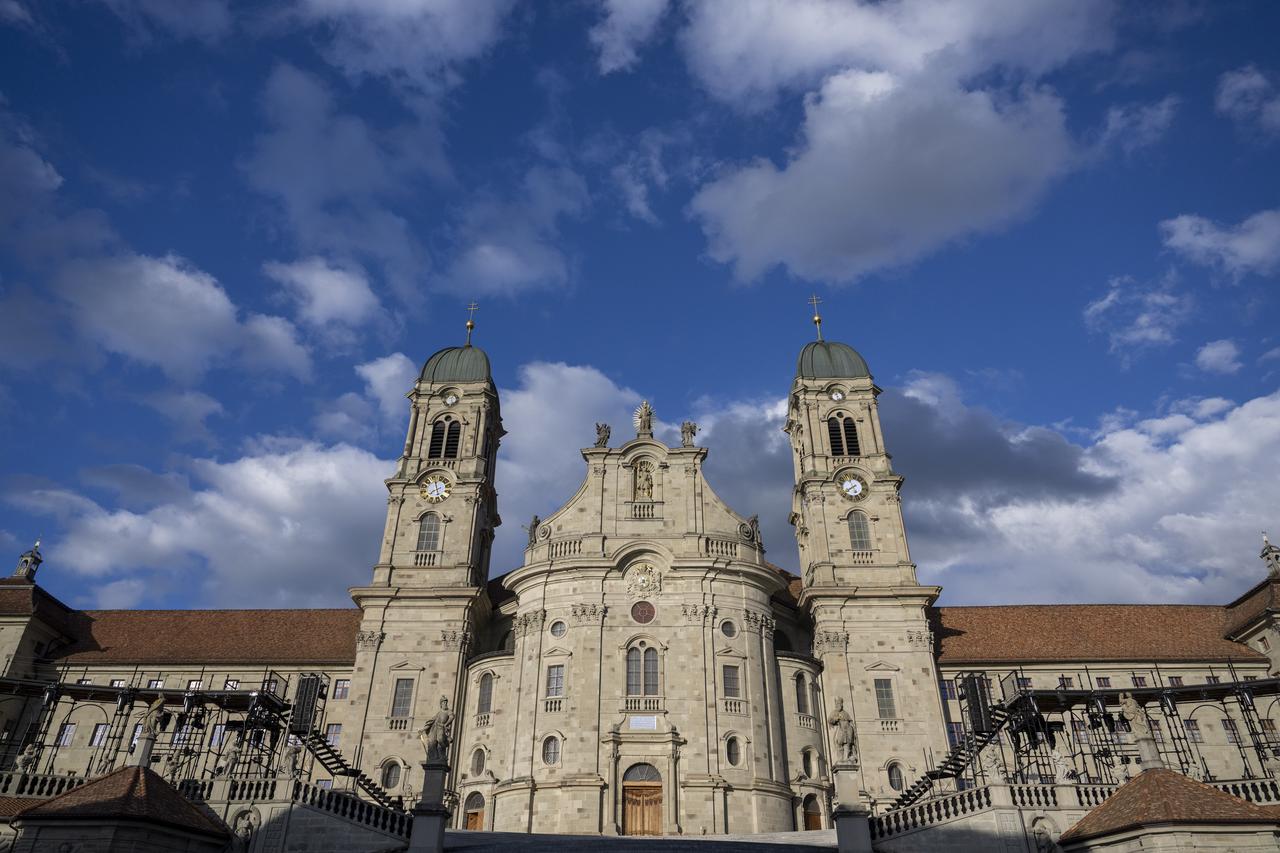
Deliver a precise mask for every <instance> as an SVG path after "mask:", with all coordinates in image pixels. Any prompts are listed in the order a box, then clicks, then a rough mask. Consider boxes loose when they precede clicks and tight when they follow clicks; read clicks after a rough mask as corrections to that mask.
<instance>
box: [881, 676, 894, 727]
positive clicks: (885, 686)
mask: <svg viewBox="0 0 1280 853" xmlns="http://www.w3.org/2000/svg"><path fill="white" fill-rule="evenodd" d="M876 710H877V711H878V712H879V713H880V719H882V720H896V719H897V718H898V707H897V705H896V704H894V701H893V681H892V679H888V678H877V679H876Z"/></svg>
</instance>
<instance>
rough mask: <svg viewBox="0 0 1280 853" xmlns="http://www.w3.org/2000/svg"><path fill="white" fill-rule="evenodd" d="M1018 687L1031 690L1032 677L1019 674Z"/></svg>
mask: <svg viewBox="0 0 1280 853" xmlns="http://www.w3.org/2000/svg"><path fill="white" fill-rule="evenodd" d="M1018 689H1019V690H1030V689H1031V679H1030V678H1028V677H1027V676H1025V675H1019V676H1018Z"/></svg>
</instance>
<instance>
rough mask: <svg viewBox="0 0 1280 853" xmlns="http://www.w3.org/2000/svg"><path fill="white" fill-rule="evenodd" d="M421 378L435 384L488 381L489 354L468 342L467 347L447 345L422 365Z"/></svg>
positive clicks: (489, 376)
mask: <svg viewBox="0 0 1280 853" xmlns="http://www.w3.org/2000/svg"><path fill="white" fill-rule="evenodd" d="M420 378H421V380H422V381H423V382H429V383H431V384H434V385H440V384H443V383H446V382H487V381H489V380H490V379H491V378H492V375H491V374H490V373H489V356H487V355H485V354H484V350H482V349H480V348H479V347H473V346H471V345H470V344H468V345H467V346H465V347H445V348H444V349H442V350H440V351H439V352H438V353H436V354H435V355H433V356H431V358H429V359H427V363H426V364H425V365H423V367H422V375H421V377H420Z"/></svg>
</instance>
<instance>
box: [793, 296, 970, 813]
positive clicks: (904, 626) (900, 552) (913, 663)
mask: <svg viewBox="0 0 1280 853" xmlns="http://www.w3.org/2000/svg"><path fill="white" fill-rule="evenodd" d="M819 302H820V300H818V298H817V297H816V296H815V297H814V298H813V299H812V300H811V304H813V306H814V316H813V322H814V325H815V326H816V328H817V340H815V341H812V342H810V343H809V344H807V345H806V346H805V347H804V349H803V350H801V352H800V358H799V361H798V363H797V365H796V377H795V381H794V382H793V383H792V388H791V396H790V399H789V401H788V409H787V422H786V426H785V427H784V429H785V431H786V432H787V433H788V435H790V437H791V446H792V451H793V452H792V459H793V463H794V469H795V489H794V492H793V496H792V511H791V523H792V525H793V526H794V527H795V533H796V544H797V547H798V548H799V553H800V568H801V574H802V580H803V588H802V591H801V594H800V602H799V603H800V606H801V607H802V608H803V609H804V610H805V611H806V612H807V613H808V614H809V616H810V618H812V620H813V624H814V655H815V657H818V658H819V659H821V660H822V661H823V664H824V669H823V701H824V704H825V706H826V708H825V710H826V714H827V716H828V718H829V717H830V716H831V715H832V714H834V713H836V708H835V700H836V699H842V700H843V704H844V707H845V710H846V711H847V712H849V713H851V715H852V717H853V721H854V725H855V728H856V733H857V738H858V750H857V752H858V759H857V761H856V762H849V761H845V762H841V761H838V760H837V759H836V758H835V757H833V758H832V761H833V770H835V771H836V779H837V792H836V797H837V800H840V801H841V802H842V803H845V804H846V805H851V803H850V802H849V801H850V800H852V799H865V798H867V797H871V798H875V799H884V798H889V797H892V796H894V795H896V791H894V790H893V788H892V786H891V782H896V780H897V779H898V778H899V777H900V778H903V779H905V780H906V783H907V784H910V782H911V781H912V780H913V779H914V778H915V777H917V776H919V775H921V774H922V773H923V772H924V771H925V769H926V768H925V767H924V763H923V759H922V757H921V756H922V753H921V749H920V744H922V743H926V744H929V746H930V747H931V748H932V749H933V751H934V754H935V755H938V756H941V755H943V754H945V752H946V748H945V742H946V741H945V727H944V725H943V717H942V701H941V697H940V694H939V682H938V671H937V665H936V661H935V657H934V648H933V635H932V633H931V631H930V628H929V608H930V607H931V606H932V605H933V603H934V601H935V600H936V599H937V597H938V594H939V593H940V592H941V588H939V587H936V586H922V585H920V583H919V582H918V581H917V580H916V567H915V564H914V563H912V562H911V553H910V551H909V549H908V546H907V535H906V529H905V526H904V525H903V521H902V505H901V501H900V498H899V492H900V490H901V488H902V484H903V479H902V477H901V476H900V475H899V474H898V473H897V472H895V471H894V470H893V463H892V460H891V458H890V456H889V453H888V450H887V447H886V444H885V436H884V433H883V432H882V431H881V428H880V414H879V408H878V401H877V398H878V396H879V394H880V388H878V387H877V386H876V384H875V382H874V380H873V379H872V376H871V371H870V369H869V368H868V367H867V362H866V361H865V360H864V359H863V357H862V356H861V355H860V354H859V353H858V352H857V351H856V350H854V349H853V348H852V347H850V346H847V345H846V344H842V343H837V342H835V341H827V340H824V339H823V337H822V317H821V315H819V314H818V313H817V306H818V303H819ZM853 765H856V766H853ZM893 767H896V770H894V771H892V772H891V769H890V768H893Z"/></svg>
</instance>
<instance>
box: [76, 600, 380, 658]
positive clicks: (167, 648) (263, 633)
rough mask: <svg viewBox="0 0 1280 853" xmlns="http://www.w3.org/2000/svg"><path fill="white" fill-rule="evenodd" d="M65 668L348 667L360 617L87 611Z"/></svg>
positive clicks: (352, 613)
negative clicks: (176, 665) (122, 665)
mask: <svg viewBox="0 0 1280 853" xmlns="http://www.w3.org/2000/svg"><path fill="white" fill-rule="evenodd" d="M83 615H84V623H83V625H82V626H79V628H80V629H79V630H78V631H77V636H78V639H77V641H76V642H75V643H74V644H73V645H72V646H70V647H69V648H67V649H64V650H63V651H61V652H60V653H59V657H60V658H61V659H62V661H63V662H66V663H71V664H97V663H192V664H204V663H253V664H272V663H300V664H307V663H342V664H349V663H353V662H354V661H355V657H356V631H357V630H358V628H359V626H360V611H359V610H357V609H356V608H354V607H351V608H345V609H341V610H86V611H84V614H83Z"/></svg>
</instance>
